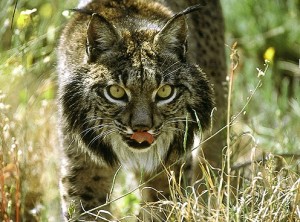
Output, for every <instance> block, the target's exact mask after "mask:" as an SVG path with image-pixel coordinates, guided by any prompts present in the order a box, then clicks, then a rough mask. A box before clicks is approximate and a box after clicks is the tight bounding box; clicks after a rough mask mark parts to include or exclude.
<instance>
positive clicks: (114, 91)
mask: <svg viewBox="0 0 300 222" xmlns="http://www.w3.org/2000/svg"><path fill="white" fill-rule="evenodd" d="M107 91H108V94H109V96H110V97H112V98H113V99H118V100H119V99H124V97H125V96H126V92H125V90H124V89H123V88H122V87H121V86H119V85H111V86H109V87H108V90H107Z"/></svg>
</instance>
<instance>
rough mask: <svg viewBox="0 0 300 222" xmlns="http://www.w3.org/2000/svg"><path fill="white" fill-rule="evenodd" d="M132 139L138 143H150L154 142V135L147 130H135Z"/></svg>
mask: <svg viewBox="0 0 300 222" xmlns="http://www.w3.org/2000/svg"><path fill="white" fill-rule="evenodd" d="M130 139H132V140H135V141H136V142H138V143H142V142H144V141H147V142H148V143H149V144H152V143H153V141H154V137H153V136H152V135H151V134H150V133H147V132H135V133H134V134H132V136H131V137H130Z"/></svg>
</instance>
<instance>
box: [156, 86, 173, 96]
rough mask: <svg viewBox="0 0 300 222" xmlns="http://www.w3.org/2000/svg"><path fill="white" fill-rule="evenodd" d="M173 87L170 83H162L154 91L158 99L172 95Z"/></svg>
mask: <svg viewBox="0 0 300 222" xmlns="http://www.w3.org/2000/svg"><path fill="white" fill-rule="evenodd" d="M173 91H174V89H173V87H172V86H170V85H163V86H162V87H160V88H159V89H158V91H157V93H156V95H157V97H158V99H163V100H165V99H168V98H169V97H171V96H172V94H173Z"/></svg>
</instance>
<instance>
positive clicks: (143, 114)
mask: <svg viewBox="0 0 300 222" xmlns="http://www.w3.org/2000/svg"><path fill="white" fill-rule="evenodd" d="M151 127H152V116H151V113H150V111H149V110H148V109H143V108H139V109H136V110H135V111H134V112H133V113H132V117H131V128H132V130H133V131H148V130H150V129H151Z"/></svg>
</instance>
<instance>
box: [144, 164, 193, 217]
mask: <svg viewBox="0 0 300 222" xmlns="http://www.w3.org/2000/svg"><path fill="white" fill-rule="evenodd" d="M158 172H160V171H158ZM191 177H192V172H191V158H189V159H188V161H187V163H185V164H182V163H178V164H176V165H175V166H173V167H169V168H168V169H167V168H165V170H163V172H161V173H160V174H159V175H158V176H156V177H155V178H154V179H152V180H151V181H149V182H147V183H146V184H145V186H144V187H143V188H142V189H141V195H142V198H143V202H144V206H143V208H142V210H141V212H140V219H141V221H144V222H164V221H166V218H168V217H169V216H170V215H169V214H170V212H171V208H172V206H171V205H169V206H168V205H165V206H164V205H163V204H159V201H173V200H174V201H176V198H177V196H176V195H177V194H178V191H179V190H181V189H184V188H185V187H186V186H187V185H190V182H191ZM150 178H151V176H148V177H145V178H143V180H144V181H148V180H149V179H150ZM179 180H180V181H179ZM181 191H182V190H181ZM183 193H184V192H183ZM169 207H170V209H168V208H169Z"/></svg>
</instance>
